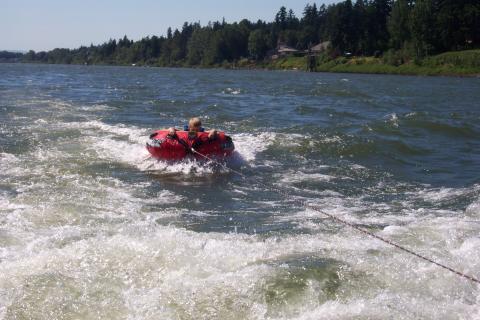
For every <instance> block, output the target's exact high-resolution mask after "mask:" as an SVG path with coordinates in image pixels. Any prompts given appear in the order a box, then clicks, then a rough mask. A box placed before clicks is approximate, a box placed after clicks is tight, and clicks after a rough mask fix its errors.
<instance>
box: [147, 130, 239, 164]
mask: <svg viewBox="0 0 480 320" xmlns="http://www.w3.org/2000/svg"><path fill="white" fill-rule="evenodd" d="M192 148H193V149H195V150H196V151H197V152H199V153H201V154H203V155H206V156H208V157H215V158H217V159H218V158H225V157H228V156H229V155H231V154H232V152H233V150H234V149H235V146H234V145H233V141H232V139H231V138H230V137H229V136H227V135H226V134H225V133H224V132H218V133H217V135H216V137H214V138H213V139H209V138H208V132H197V133H195V132H189V131H177V134H176V136H175V137H171V136H169V135H168V130H158V131H155V132H154V133H152V134H151V135H150V140H149V141H148V142H147V150H148V152H150V154H151V155H152V157H153V158H155V159H159V160H177V161H178V160H182V159H185V158H186V157H195V158H201V156H200V155H198V154H195V153H192V151H191V149H192Z"/></svg>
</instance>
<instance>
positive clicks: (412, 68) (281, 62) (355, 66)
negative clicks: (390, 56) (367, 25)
mask: <svg viewBox="0 0 480 320" xmlns="http://www.w3.org/2000/svg"><path fill="white" fill-rule="evenodd" d="M339 59H340V60H342V61H341V62H338V60H339ZM369 59H372V57H354V58H350V59H348V60H344V58H337V59H335V60H331V61H328V62H326V63H323V64H318V65H317V66H316V70H315V71H308V70H307V68H306V67H305V65H306V63H305V62H304V57H286V58H279V59H277V60H273V61H268V62H265V61H262V62H259V63H256V62H253V63H252V62H248V63H245V62H244V63H242V62H241V61H240V62H237V63H229V64H222V65H212V66H201V65H194V66H188V65H171V66H163V65H158V64H141V63H140V64H110V63H96V64H88V65H87V64H81V63H69V64H66V63H44V62H36V61H25V62H24V61H20V62H0V64H24V65H26V64H35V65H65V66H69V65H71V66H85V67H88V66H104V67H131V68H171V69H176V68H181V69H205V70H208V69H221V70H258V71H290V72H306V73H345V74H378V75H397V76H427V77H460V78H479V77H480V68H478V69H476V68H475V69H473V70H472V68H465V67H456V66H451V65H447V66H438V67H428V66H421V65H414V64H413V63H407V64H402V65H399V66H393V65H389V64H385V63H378V61H375V62H373V63H372V62H369V63H364V62H361V63H358V61H359V60H360V61H362V60H367V61H368V60H369ZM377 59H378V58H377ZM378 60H379V59H378Z"/></svg>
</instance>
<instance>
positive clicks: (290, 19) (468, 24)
mask: <svg viewBox="0 0 480 320" xmlns="http://www.w3.org/2000/svg"><path fill="white" fill-rule="evenodd" d="M319 43H328V47H325V48H324V50H322V51H321V52H312V50H311V48H312V47H313V46H315V45H316V44H319ZM280 46H284V47H285V46H287V47H288V48H291V49H292V50H291V51H292V52H293V51H295V52H294V53H293V54H292V55H288V54H285V55H283V54H282V53H280V51H279V50H278V49H279V47H280ZM479 48H480V2H479V1H478V0H464V1H455V0H416V1H412V0H396V1H392V0H356V1H355V2H352V1H351V0H346V1H341V2H338V3H336V4H331V5H328V6H326V5H324V4H322V5H320V6H317V5H316V4H315V3H314V4H307V5H306V6H305V9H304V10H303V13H302V15H301V17H297V16H296V14H295V13H294V12H293V11H292V10H287V8H285V7H281V8H280V10H279V11H278V12H277V13H276V15H275V16H274V19H273V21H271V22H265V21H261V20H258V21H256V22H251V21H249V20H247V19H244V20H241V21H240V22H234V23H226V22H225V21H221V22H220V21H216V22H209V23H208V24H207V25H204V26H202V25H201V24H200V23H187V22H185V23H184V24H183V26H182V28H181V29H175V30H172V29H171V28H169V29H168V30H167V33H166V35H165V36H152V37H145V38H143V39H141V40H138V41H133V40H130V39H128V38H127V37H126V36H125V37H123V38H122V39H119V40H115V39H111V40H109V41H107V42H105V43H103V44H100V45H90V46H88V47H87V46H82V47H80V48H77V49H62V48H57V49H54V50H51V51H48V52H34V51H29V52H28V53H25V54H23V55H22V57H21V58H19V57H15V59H17V60H20V61H22V62H39V63H63V64H106V65H150V66H169V67H197V66H199V67H218V66H220V67H222V66H223V67H249V68H273V69H300V70H304V69H306V65H307V62H306V61H307V60H308V59H307V58H306V56H309V55H310V56H312V55H315V59H314V68H310V69H314V70H317V71H338V72H340V71H341V72H374V73H399V74H475V73H480V71H479V66H478V62H477V61H479V59H478V54H479V51H478V50H473V49H479ZM446 52H448V53H446ZM0 58H1V57H0ZM310 67H311V66H310Z"/></svg>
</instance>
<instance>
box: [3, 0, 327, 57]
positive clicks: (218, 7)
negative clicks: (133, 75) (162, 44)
mask: <svg viewBox="0 0 480 320" xmlns="http://www.w3.org/2000/svg"><path fill="white" fill-rule="evenodd" d="M1 2H2V3H1V8H0V50H28V49H33V50H36V51H39V50H50V49H53V48H57V47H62V48H75V47H78V46H80V45H90V43H94V44H98V43H102V42H104V41H106V40H108V39H110V38H115V39H118V38H120V37H123V35H125V34H126V35H127V36H128V37H129V38H133V39H135V40H137V39H140V38H142V37H144V36H147V35H164V34H165V33H166V30H167V28H168V27H169V26H171V27H172V29H175V28H181V26H182V24H183V22H185V21H188V22H194V21H200V22H201V24H202V25H205V24H206V23H207V22H208V21H215V20H221V19H222V17H225V20H226V21H227V22H233V21H239V20H241V19H243V18H247V19H249V20H252V21H256V20H258V19H262V20H267V21H272V20H273V17H274V15H275V13H276V12H277V11H278V9H279V8H280V7H281V6H282V5H284V6H286V7H287V8H291V9H293V10H294V12H295V14H296V15H297V16H301V14H302V11H303V8H304V7H305V4H306V3H307V2H310V3H313V1H311V0H310V1H308V0H304V1H302V0H283V1H275V0H237V1H227V0H224V1H220V0H201V1H193V0H191V1H188V0H169V1H164V0H157V1H154V0H136V1H135V0H130V1H127V0H82V1H80V0H76V1H74V0H2V1H1ZM332 2H336V1H333V0H325V1H317V5H320V4H321V3H326V4H328V3H332Z"/></svg>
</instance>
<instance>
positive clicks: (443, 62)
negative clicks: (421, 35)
mask: <svg viewBox="0 0 480 320" xmlns="http://www.w3.org/2000/svg"><path fill="white" fill-rule="evenodd" d="M391 60H392V59H390V58H389V57H383V58H374V57H352V58H344V57H340V58H337V59H334V60H329V61H326V59H317V64H316V71H320V72H346V73H379V74H402V75H430V76H434V75H450V76H457V75H458V76H478V75H480V50H467V51H456V52H447V53H443V54H439V55H436V56H431V57H428V58H425V59H423V60H418V61H408V62H404V63H398V62H397V61H393V62H392V61H391ZM393 60H394V59H393ZM306 66H307V62H306V58H305V57H285V58H279V59H276V60H272V61H268V62H263V63H259V64H257V67H262V68H267V69H277V70H278V69H279V70H306ZM240 67H242V65H240Z"/></svg>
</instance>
